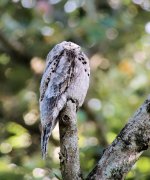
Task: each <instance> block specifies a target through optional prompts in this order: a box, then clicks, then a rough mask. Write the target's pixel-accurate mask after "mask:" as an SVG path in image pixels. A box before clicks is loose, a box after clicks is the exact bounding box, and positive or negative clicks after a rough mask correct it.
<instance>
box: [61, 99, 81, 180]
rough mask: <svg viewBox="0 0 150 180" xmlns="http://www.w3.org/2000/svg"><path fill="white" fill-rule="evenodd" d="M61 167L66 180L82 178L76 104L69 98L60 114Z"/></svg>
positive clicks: (79, 179)
mask: <svg viewBox="0 0 150 180" xmlns="http://www.w3.org/2000/svg"><path fill="white" fill-rule="evenodd" d="M59 133H60V154H59V158H60V168H61V173H62V177H63V179H64V180H81V179H82V175H81V171H80V160H79V149H78V136H77V117H76V104H75V103H73V102H72V101H71V100H69V101H68V102H67V104H66V106H65V108H64V109H63V111H62V112H61V113H60V116H59Z"/></svg>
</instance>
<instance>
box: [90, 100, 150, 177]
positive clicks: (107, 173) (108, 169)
mask: <svg viewBox="0 0 150 180" xmlns="http://www.w3.org/2000/svg"><path fill="white" fill-rule="evenodd" d="M149 146H150V97H149V98H148V99H147V100H146V101H145V102H144V104H143V105H142V106H141V107H140V108H139V109H138V110H137V111H136V113H135V114H134V116H133V117H132V118H131V119H130V120H129V122H128V123H127V124H126V125H125V127H124V128H123V129H122V131H121V132H120V133H119V135H118V136H117V138H116V139H115V140H114V142H113V143H112V144H111V145H110V146H109V147H108V148H107V149H106V150H105V152H104V154H103V156H102V158H101V159H100V160H99V162H98V164H97V165H96V167H95V168H94V169H93V170H92V172H91V173H90V174H89V176H88V177H87V180H92V179H94V180H99V179H103V180H106V179H111V180H120V179H124V177H125V175H126V174H127V173H128V171H129V170H130V169H131V168H132V166H133V165H134V164H135V162H136V161H137V160H138V158H139V156H140V155H141V154H142V153H143V151H144V150H146V149H148V147H149Z"/></svg>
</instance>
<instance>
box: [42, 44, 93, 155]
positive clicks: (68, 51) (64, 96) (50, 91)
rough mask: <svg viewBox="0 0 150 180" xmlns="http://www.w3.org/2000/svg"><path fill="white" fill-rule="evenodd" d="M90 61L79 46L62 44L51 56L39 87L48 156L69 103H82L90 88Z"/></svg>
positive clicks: (43, 130) (43, 141) (44, 151)
mask: <svg viewBox="0 0 150 180" xmlns="http://www.w3.org/2000/svg"><path fill="white" fill-rule="evenodd" d="M89 76H90V68H89V61H88V58H87V57H86V56H85V54H84V53H83V52H82V51H81V48H80V46H78V45H76V44H74V43H72V42H66V41H63V42H62V43H60V44H58V45H56V46H55V47H54V48H53V49H52V50H51V51H50V52H49V54H48V56H47V60H46V68H45V72H44V74H43V77H42V80H41V86H40V114H41V124H42V135H41V149H42V156H43V158H45V157H46V153H47V144H48V140H49V137H50V135H51V133H52V130H53V129H54V127H55V125H56V123H57V117H58V115H59V113H60V111H61V110H62V109H63V107H64V106H65V104H66V102H67V100H69V99H71V100H73V101H74V102H75V103H76V105H77V106H78V107H80V106H81V105H82V104H83V101H84V99H85V96H86V93H87V89H88V86H89Z"/></svg>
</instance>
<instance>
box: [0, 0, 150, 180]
mask: <svg viewBox="0 0 150 180" xmlns="http://www.w3.org/2000/svg"><path fill="white" fill-rule="evenodd" d="M0 17H1V19H0V131H1V136H0V180H10V179H11V180H16V179H17V180H21V179H24V180H31V179H33V180H34V179H39V180H57V179H61V173H60V169H59V161H60V159H59V152H60V147H59V145H60V144H59V143H60V142H59V126H58V125H57V126H56V127H55V129H54V130H53V132H52V137H51V138H50V143H49V151H48V158H47V159H46V160H45V161H43V159H42V157H41V149H40V133H41V125H40V112H39V88H40V80H41V76H42V74H43V72H44V69H45V59H46V56H47V54H48V52H49V51H50V50H51V49H52V48H53V46H54V45H55V44H57V43H60V42H61V41H64V40H65V41H72V42H75V43H77V44H79V45H80V46H81V47H82V50H83V52H84V53H85V54H86V55H87V56H88V57H89V60H90V68H91V77H90V87H89V89H88V93H87V96H86V99H85V102H84V104H83V106H82V108H80V109H79V111H78V113H77V118H78V138H79V141H78V143H79V148H80V161H81V169H82V171H83V176H84V177H85V176H86V175H87V174H88V173H89V172H90V170H91V169H92V168H93V167H94V166H95V164H96V163H97V161H98V160H99V158H100V156H101V155H102V154H103V151H104V149H105V148H106V147H108V145H109V144H110V143H112V142H113V140H114V139H115V138H116V136H117V135H118V133H119V132H120V130H121V129H122V128H123V127H124V125H125V123H126V122H127V121H128V118H129V117H131V115H132V114H133V113H134V112H135V110H136V109H137V108H138V107H139V105H140V104H141V103H142V102H143V101H144V100H145V98H146V97H147V95H148V94H149V93H150V1H149V0H132V1H128V0H108V1H99V0H96V1H90V0H87V1H86V0H81V1H79V0H77V1H75V0H66V1H64V0H48V1H43V0H38V1H36V0H11V1H8V0H1V1H0ZM130 159H131V160H132V159H133V157H132V156H131V157H130ZM85 162H86V163H85ZM149 164H150V150H147V151H146V152H145V153H143V155H142V156H141V157H140V159H139V161H138V162H137V163H136V164H135V166H134V167H133V168H132V170H131V171H130V172H129V174H128V175H127V178H126V179H127V180H137V179H139V180H147V179H150V166H149Z"/></svg>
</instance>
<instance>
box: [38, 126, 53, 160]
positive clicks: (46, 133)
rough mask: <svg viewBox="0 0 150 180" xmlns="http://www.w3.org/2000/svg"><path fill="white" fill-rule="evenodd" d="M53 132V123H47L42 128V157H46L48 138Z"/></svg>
mask: <svg viewBox="0 0 150 180" xmlns="http://www.w3.org/2000/svg"><path fill="white" fill-rule="evenodd" d="M51 133H52V123H49V124H47V125H46V126H45V127H43V129H42V135H41V150H42V158H43V159H45V158H46V155H47V149H48V148H47V146H48V140H49V137H50V135H51Z"/></svg>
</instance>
